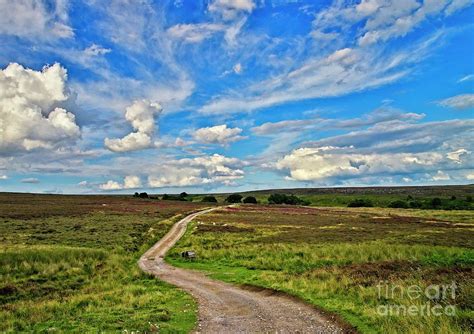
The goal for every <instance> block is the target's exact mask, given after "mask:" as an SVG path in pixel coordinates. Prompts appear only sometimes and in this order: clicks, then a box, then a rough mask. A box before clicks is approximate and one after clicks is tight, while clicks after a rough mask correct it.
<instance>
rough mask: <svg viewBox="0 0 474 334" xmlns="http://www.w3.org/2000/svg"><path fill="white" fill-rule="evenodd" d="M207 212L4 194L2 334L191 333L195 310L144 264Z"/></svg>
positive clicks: (183, 205) (116, 199)
mask: <svg viewBox="0 0 474 334" xmlns="http://www.w3.org/2000/svg"><path fill="white" fill-rule="evenodd" d="M204 206H205V205H202V204H200V203H190V202H168V201H152V200H142V199H134V198H131V197H124V196H56V195H29V194H1V195H0V277H1V279H0V332H4V331H6V332H48V333H55V332H77V333H84V332H99V331H106V332H110V331H113V332H117V331H122V330H128V332H131V331H140V332H144V331H148V332H154V331H159V332H161V333H163V332H164V333H166V332H173V333H174V332H188V331H189V330H191V329H192V328H193V326H194V325H195V321H196V305H195V302H194V300H193V299H192V298H191V297H190V296H189V295H187V294H185V293H184V292H181V291H180V290H178V289H176V288H174V287H172V286H170V285H168V284H165V283H162V282H159V281H157V280H156V279H155V278H152V277H149V276H147V275H145V274H143V273H142V272H141V271H140V270H139V268H138V267H137V264H136V261H137V259H138V258H139V256H140V255H141V254H142V253H143V252H144V251H145V250H146V249H147V248H148V247H149V246H151V245H152V244H153V243H154V242H155V241H156V240H158V239H159V238H161V236H163V235H164V233H165V232H166V231H167V230H168V229H169V228H170V227H171V225H172V224H173V223H174V222H175V221H176V220H177V219H178V218H180V217H182V216H183V215H184V214H185V213H188V212H192V211H195V210H197V209H200V208H202V207H204ZM206 206H209V205H206Z"/></svg>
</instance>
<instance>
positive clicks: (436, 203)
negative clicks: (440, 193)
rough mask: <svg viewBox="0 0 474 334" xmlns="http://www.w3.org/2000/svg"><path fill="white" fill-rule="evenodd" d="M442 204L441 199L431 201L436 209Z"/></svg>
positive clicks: (436, 198)
mask: <svg viewBox="0 0 474 334" xmlns="http://www.w3.org/2000/svg"><path fill="white" fill-rule="evenodd" d="M441 204H442V202H441V199H440V198H438V197H435V198H433V199H432V200H431V206H433V207H435V208H436V207H438V206H440V205H441Z"/></svg>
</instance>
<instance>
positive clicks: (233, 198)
mask: <svg viewBox="0 0 474 334" xmlns="http://www.w3.org/2000/svg"><path fill="white" fill-rule="evenodd" d="M241 200H242V195H239V194H232V195H229V196H227V198H226V199H225V201H226V202H227V203H240V201H241Z"/></svg>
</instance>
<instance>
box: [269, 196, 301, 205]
mask: <svg viewBox="0 0 474 334" xmlns="http://www.w3.org/2000/svg"><path fill="white" fill-rule="evenodd" d="M268 203H269V204H289V205H309V204H310V203H309V202H308V201H305V200H303V199H301V198H299V197H297V196H295V195H286V194H271V195H270V196H269V197H268Z"/></svg>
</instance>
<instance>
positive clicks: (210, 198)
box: [201, 196, 217, 203]
mask: <svg viewBox="0 0 474 334" xmlns="http://www.w3.org/2000/svg"><path fill="white" fill-rule="evenodd" d="M201 202H208V203H217V199H216V198H215V197H214V196H204V197H203V198H202V200H201Z"/></svg>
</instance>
